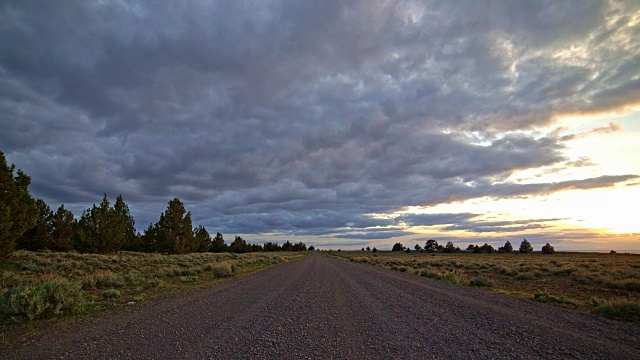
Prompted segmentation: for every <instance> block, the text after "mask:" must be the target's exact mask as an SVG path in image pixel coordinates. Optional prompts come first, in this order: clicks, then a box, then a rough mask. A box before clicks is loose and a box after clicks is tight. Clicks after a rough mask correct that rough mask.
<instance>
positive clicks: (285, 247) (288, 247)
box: [282, 240, 293, 251]
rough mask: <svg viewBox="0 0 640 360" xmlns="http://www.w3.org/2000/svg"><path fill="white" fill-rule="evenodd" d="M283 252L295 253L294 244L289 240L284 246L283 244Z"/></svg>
mask: <svg viewBox="0 0 640 360" xmlns="http://www.w3.org/2000/svg"><path fill="white" fill-rule="evenodd" d="M282 251H293V244H291V243H290V242H289V240H287V241H286V242H285V243H284V244H282Z"/></svg>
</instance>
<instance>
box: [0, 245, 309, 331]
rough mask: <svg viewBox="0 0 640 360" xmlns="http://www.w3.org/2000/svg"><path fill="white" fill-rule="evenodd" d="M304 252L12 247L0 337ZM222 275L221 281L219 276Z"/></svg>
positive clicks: (1, 270) (0, 279)
mask: <svg viewBox="0 0 640 360" xmlns="http://www.w3.org/2000/svg"><path fill="white" fill-rule="evenodd" d="M307 255H308V253H306V252H304V253H299V252H298V253H289V252H279V253H277V254H274V253H249V254H230V253H221V254H213V253H202V254H200V253H198V254H188V255H160V254H145V253H135V252H120V253H117V254H112V255H96V254H78V253H55V252H39V253H36V252H27V251H17V252H15V253H14V254H13V256H12V257H11V258H9V259H8V260H5V261H2V262H0V338H4V337H6V335H7V334H6V333H7V331H8V330H7V329H6V328H7V327H9V325H11V327H15V326H14V325H12V324H16V323H17V324H25V323H27V322H30V321H31V320H37V319H47V318H69V317H73V316H76V315H81V314H86V313H92V312H96V311H102V310H104V309H108V308H114V307H119V306H126V305H133V304H135V303H138V302H141V301H144V300H148V299H153V298H158V297H163V296H167V295H169V294H175V293H181V292H185V291H189V290H192V289H196V288H202V287H206V286H210V285H212V284H215V283H218V282H221V281H224V279H227V278H231V277H237V276H243V275H246V274H249V273H252V272H256V271H258V270H262V269H266V268H268V267H271V266H273V265H276V264H279V263H282V262H287V261H291V260H295V259H299V258H302V257H304V256H307ZM223 278H224V279H223Z"/></svg>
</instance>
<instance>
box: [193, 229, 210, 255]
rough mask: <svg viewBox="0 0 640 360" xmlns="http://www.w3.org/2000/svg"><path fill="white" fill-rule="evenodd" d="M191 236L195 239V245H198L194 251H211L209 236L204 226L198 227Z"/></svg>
mask: <svg viewBox="0 0 640 360" xmlns="http://www.w3.org/2000/svg"><path fill="white" fill-rule="evenodd" d="M193 236H194V237H195V238H196V243H197V244H198V248H197V249H196V251H198V252H206V251H209V249H211V244H212V242H211V235H209V232H208V231H207V229H205V228H204V226H202V225H200V226H198V228H196V229H195V230H194V232H193Z"/></svg>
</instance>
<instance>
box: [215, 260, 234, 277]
mask: <svg viewBox="0 0 640 360" xmlns="http://www.w3.org/2000/svg"><path fill="white" fill-rule="evenodd" d="M212 271H213V276H215V277H217V278H223V277H229V276H231V275H233V268H232V267H231V263H229V262H227V261H225V262H221V263H219V264H217V265H215V266H214V267H213V270H212Z"/></svg>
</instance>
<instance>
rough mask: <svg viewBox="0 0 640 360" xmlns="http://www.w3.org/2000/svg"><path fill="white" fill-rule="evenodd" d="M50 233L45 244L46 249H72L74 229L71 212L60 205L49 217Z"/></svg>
mask: <svg viewBox="0 0 640 360" xmlns="http://www.w3.org/2000/svg"><path fill="white" fill-rule="evenodd" d="M50 228H51V235H50V237H49V239H50V241H49V244H48V245H47V248H48V249H51V250H56V251H71V250H73V243H72V241H71V239H72V238H73V236H74V234H75V230H76V224H75V220H74V218H73V213H72V212H71V211H69V210H67V209H65V208H64V205H60V207H59V208H58V210H57V211H56V213H55V214H53V216H52V217H51V225H50Z"/></svg>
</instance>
